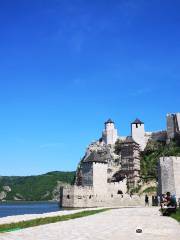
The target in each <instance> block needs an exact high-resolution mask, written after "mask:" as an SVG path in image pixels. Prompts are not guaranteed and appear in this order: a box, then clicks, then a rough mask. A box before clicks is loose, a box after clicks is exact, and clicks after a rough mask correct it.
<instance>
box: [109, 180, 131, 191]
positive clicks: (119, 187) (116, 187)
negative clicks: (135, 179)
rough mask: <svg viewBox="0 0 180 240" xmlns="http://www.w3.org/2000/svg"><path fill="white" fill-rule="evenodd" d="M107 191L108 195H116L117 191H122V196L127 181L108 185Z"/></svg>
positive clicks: (125, 189)
mask: <svg viewBox="0 0 180 240" xmlns="http://www.w3.org/2000/svg"><path fill="white" fill-rule="evenodd" d="M107 189H108V194H109V195H112V194H113V195H117V193H118V191H122V192H123V194H124V193H126V192H127V180H126V179H124V180H123V181H120V182H114V183H108V185H107Z"/></svg>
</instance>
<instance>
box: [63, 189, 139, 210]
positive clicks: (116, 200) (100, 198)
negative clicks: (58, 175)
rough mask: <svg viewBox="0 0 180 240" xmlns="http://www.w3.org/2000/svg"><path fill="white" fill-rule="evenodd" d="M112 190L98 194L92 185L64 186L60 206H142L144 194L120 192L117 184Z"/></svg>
mask: <svg viewBox="0 0 180 240" xmlns="http://www.w3.org/2000/svg"><path fill="white" fill-rule="evenodd" d="M115 185H116V186H115V188H112V186H109V187H110V188H112V189H114V190H112V189H111V190H110V191H108V192H107V193H106V194H104V195H103V194H98V193H95V192H94V189H93V187H77V186H72V187H70V188H64V189H63V192H62V194H63V195H62V202H61V205H62V207H75V208H76V207H77V208H87V207H119V206H144V196H141V197H140V196H137V195H132V196H130V195H128V194H124V193H123V194H122V192H121V191H118V189H119V188H118V184H115Z"/></svg>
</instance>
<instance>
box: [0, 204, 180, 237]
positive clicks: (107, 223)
mask: <svg viewBox="0 0 180 240" xmlns="http://www.w3.org/2000/svg"><path fill="white" fill-rule="evenodd" d="M74 211H78V210H74ZM79 211H80V210H79ZM81 211H82V210H81ZM138 228H140V229H142V233H136V229H138ZM179 236H180V225H179V223H178V222H177V221H175V220H174V219H172V218H170V217H163V216H161V214H160V212H159V208H157V207H146V208H120V209H113V210H109V211H106V212H103V213H99V214H96V215H91V216H88V217H83V218H77V219H73V220H69V221H65V222H57V223H52V224H48V225H42V226H38V227H33V228H27V229H23V230H20V231H16V232H11V233H3V234H1V235H0V239H1V240H9V239H11V240H17V239H18V240H34V239H38V240H44V239H46V240H59V239H61V240H67V239H69V240H74V239H77V240H88V239H94V240H102V239H109V240H116V239H123V240H129V239H134V240H137V239H138V240H139V239H143V240H152V239H153V240H169V239H173V240H179Z"/></svg>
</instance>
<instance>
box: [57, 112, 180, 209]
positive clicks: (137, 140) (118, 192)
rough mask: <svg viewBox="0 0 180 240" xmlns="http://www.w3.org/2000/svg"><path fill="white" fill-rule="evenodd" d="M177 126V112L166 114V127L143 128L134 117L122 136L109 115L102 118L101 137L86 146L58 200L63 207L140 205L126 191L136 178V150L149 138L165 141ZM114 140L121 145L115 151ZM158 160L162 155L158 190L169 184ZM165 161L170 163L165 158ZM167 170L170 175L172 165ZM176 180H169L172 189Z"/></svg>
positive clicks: (139, 199)
mask: <svg viewBox="0 0 180 240" xmlns="http://www.w3.org/2000/svg"><path fill="white" fill-rule="evenodd" d="M179 130H180V113H177V114H168V115H167V130H164V131H158V132H146V131H145V126H144V123H143V122H142V121H140V120H139V119H136V120H135V121H133V122H132V123H131V135H130V136H126V137H123V136H119V135H118V131H117V129H116V127H115V123H114V122H113V121H112V120H111V119H109V120H108V121H106V122H105V129H104V130H103V132H102V137H101V138H100V139H99V140H97V141H95V142H92V143H91V144H90V145H89V146H88V148H87V150H86V153H85V155H84V157H83V158H82V159H81V161H80V163H79V165H78V167H77V171H76V180H75V185H73V186H67V187H61V190H60V204H61V205H62V206H63V207H100V206H137V205H144V197H140V196H137V195H131V194H130V190H131V189H133V188H136V187H137V186H138V183H139V181H140V152H141V151H143V150H144V149H145V147H146V145H147V142H148V141H149V140H153V141H161V142H162V141H164V142H169V141H171V140H172V139H174V137H175V136H176V135H178V134H179V133H180V131H179ZM118 141H119V142H120V143H121V149H120V150H119V151H118V152H117V151H116V149H115V145H116V143H117V142H118ZM171 160H172V159H171ZM165 161H168V160H165ZM172 161H173V160H172ZM161 162H162V159H161V160H160V163H159V171H160V173H159V194H161V193H163V191H164V190H168V188H169V185H168V183H165V180H164V176H167V174H169V172H168V170H167V168H166V167H162V164H161ZM169 165H171V163H170V164H169V162H168V164H167V166H168V167H169ZM178 167H179V169H180V159H178V160H177V158H176V169H177V168H178ZM168 169H170V168H168ZM171 170H172V171H173V174H172V175H173V176H172V177H171V178H173V177H174V169H172V168H171ZM165 172H166V174H165ZM179 173H180V172H179ZM176 175H177V174H176ZM168 176H170V174H169V175H168ZM179 176H180V174H179ZM179 180H180V179H178V180H177V177H176V180H175V179H173V180H172V181H171V189H173V193H175V192H176V191H175V189H176V186H177V181H178V182H179V183H180V181H179ZM175 184H176V186H175Z"/></svg>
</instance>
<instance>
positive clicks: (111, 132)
mask: <svg viewBox="0 0 180 240" xmlns="http://www.w3.org/2000/svg"><path fill="white" fill-rule="evenodd" d="M104 124H105V130H104V131H103V137H102V138H103V141H104V142H105V143H106V144H107V145H109V144H110V145H112V144H115V142H116V141H117V137H118V136H117V129H116V128H115V124H114V121H112V120H111V119H108V120H107V121H106V122H105V123H104Z"/></svg>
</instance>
